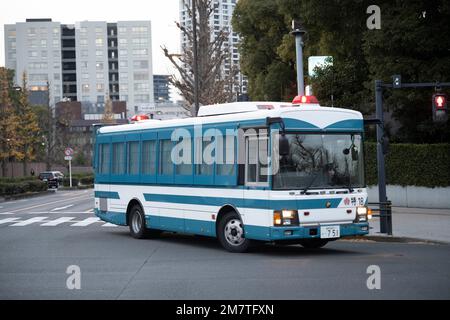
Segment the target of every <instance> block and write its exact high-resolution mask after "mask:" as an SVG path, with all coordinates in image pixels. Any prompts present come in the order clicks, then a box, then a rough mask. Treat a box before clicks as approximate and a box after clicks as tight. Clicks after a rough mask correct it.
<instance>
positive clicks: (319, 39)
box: [233, 0, 450, 143]
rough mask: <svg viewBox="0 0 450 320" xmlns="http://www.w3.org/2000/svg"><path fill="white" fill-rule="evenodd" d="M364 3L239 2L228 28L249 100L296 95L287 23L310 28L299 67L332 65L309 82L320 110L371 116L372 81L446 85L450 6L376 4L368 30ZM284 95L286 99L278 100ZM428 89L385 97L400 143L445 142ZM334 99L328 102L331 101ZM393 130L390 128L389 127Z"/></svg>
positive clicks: (448, 130) (419, 1) (436, 0)
mask: <svg viewBox="0 0 450 320" xmlns="http://www.w3.org/2000/svg"><path fill="white" fill-rule="evenodd" d="M371 4H372V2H370V1H367V0H360V1H353V0H330V1H326V2H325V1H314V0H275V1H272V0H240V1H239V2H238V4H237V7H236V9H235V11H234V16H233V26H234V29H235V30H236V31H237V32H238V33H239V34H240V36H241V41H242V42H241V47H240V51H241V65H242V70H243V72H244V74H246V75H247V76H248V78H249V93H250V97H251V98H252V99H258V100H259V99H265V100H271V99H276V100H287V101H290V100H292V97H293V96H294V95H295V93H296V79H295V75H296V73H295V42H294V37H293V36H292V35H290V34H289V31H290V23H291V20H292V19H297V20H300V21H301V23H302V24H303V26H304V27H305V28H306V30H307V32H308V33H307V35H306V37H305V39H304V42H305V48H304V65H305V66H306V65H307V58H308V57H309V56H312V55H326V56H332V57H333V65H332V66H327V67H324V68H319V69H318V70H316V71H317V72H316V77H314V78H309V77H307V81H306V83H309V84H312V85H313V92H314V94H315V95H317V96H318V98H319V100H320V101H321V103H322V104H323V105H331V104H332V103H333V104H334V106H336V107H345V108H351V109H355V110H359V111H361V112H363V113H365V114H373V113H374V111H375V103H374V102H375V101H374V95H375V94H374V80H376V79H380V80H383V81H384V82H386V83H391V82H392V79H391V76H392V75H394V74H401V75H402V79H403V81H406V82H419V81H421V82H434V81H450V78H449V74H450V54H449V52H450V38H449V37H446V35H447V34H449V32H450V24H449V23H448V21H449V19H450V3H449V2H448V1H444V0H430V1H429V0H412V1H408V2H407V3H405V2H401V1H394V2H392V1H388V0H382V1H378V3H377V4H378V6H380V8H381V29H380V30H369V29H368V28H367V25H366V23H367V19H368V18H369V15H368V14H367V13H366V10H367V8H368V7H369V5H371ZM283 93H284V94H283ZM431 95H432V90H419V89H411V90H407V89H402V90H390V91H389V90H387V91H385V97H384V99H385V106H386V107H387V110H389V112H390V114H392V115H393V117H394V118H395V119H396V121H397V126H398V124H399V125H400V128H399V130H398V131H395V130H393V131H392V132H391V135H393V136H392V137H391V138H392V140H394V141H399V142H422V143H426V142H446V141H450V123H447V124H445V125H436V124H434V123H432V122H431V109H430V108H431ZM332 97H333V98H332ZM389 126H390V127H393V128H394V127H395V123H391V124H388V127H389Z"/></svg>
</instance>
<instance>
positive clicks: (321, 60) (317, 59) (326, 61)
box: [308, 56, 333, 77]
mask: <svg viewBox="0 0 450 320" xmlns="http://www.w3.org/2000/svg"><path fill="white" fill-rule="evenodd" d="M327 65H333V57H332V56H311V57H309V58H308V74H309V76H310V77H314V76H315V74H316V73H315V72H314V68H316V67H325V66H327Z"/></svg>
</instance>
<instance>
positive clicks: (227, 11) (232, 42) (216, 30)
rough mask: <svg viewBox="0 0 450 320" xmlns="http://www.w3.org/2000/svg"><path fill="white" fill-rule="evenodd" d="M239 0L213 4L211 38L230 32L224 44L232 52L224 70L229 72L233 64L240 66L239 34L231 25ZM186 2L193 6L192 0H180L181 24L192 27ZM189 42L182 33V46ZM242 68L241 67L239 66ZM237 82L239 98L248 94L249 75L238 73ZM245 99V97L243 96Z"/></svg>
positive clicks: (216, 0) (219, 1)
mask: <svg viewBox="0 0 450 320" xmlns="http://www.w3.org/2000/svg"><path fill="white" fill-rule="evenodd" d="M236 3H237V0H213V1H211V5H213V6H214V11H213V12H212V14H211V16H210V21H209V24H210V28H211V40H214V39H215V38H216V37H218V36H219V34H220V31H222V30H223V31H224V32H226V33H227V34H228V36H227V40H226V41H225V42H224V44H223V46H224V47H225V48H228V50H229V52H230V58H229V59H227V61H225V64H224V67H223V71H222V72H225V73H226V72H229V71H230V70H231V67H232V66H237V67H238V68H239V58H240V57H239V51H238V44H239V36H238V34H237V33H236V32H234V31H233V27H232V25H231V18H232V17H233V12H234V8H235V7H236ZM186 4H187V5H189V6H191V0H187V1H186V0H180V24H181V25H182V26H184V27H192V19H191V17H190V16H189V13H188V9H187V8H186ZM188 44H189V42H188V38H187V37H186V36H185V35H183V34H182V35H181V48H184V47H187V46H188ZM239 70H240V68H239ZM235 83H236V84H237V86H236V87H235V88H234V91H235V93H236V96H237V97H238V99H242V98H243V97H244V96H246V95H247V91H248V80H247V77H246V76H244V75H242V73H240V72H239V73H238V74H237V75H236V79H235ZM243 99H245V98H243Z"/></svg>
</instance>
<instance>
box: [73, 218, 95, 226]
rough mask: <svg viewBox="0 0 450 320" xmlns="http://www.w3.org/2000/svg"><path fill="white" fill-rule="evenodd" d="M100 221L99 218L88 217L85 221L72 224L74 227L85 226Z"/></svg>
mask: <svg viewBox="0 0 450 320" xmlns="http://www.w3.org/2000/svg"><path fill="white" fill-rule="evenodd" d="M98 221H100V219H99V218H87V219H84V220H83V221H80V222H77V223H74V224H71V226H72V227H85V226H88V225H90V224H93V223H95V222H98Z"/></svg>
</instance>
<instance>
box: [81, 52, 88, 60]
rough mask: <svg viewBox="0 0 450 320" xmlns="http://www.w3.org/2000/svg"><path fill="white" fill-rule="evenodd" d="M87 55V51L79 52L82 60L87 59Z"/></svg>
mask: <svg viewBox="0 0 450 320" xmlns="http://www.w3.org/2000/svg"><path fill="white" fill-rule="evenodd" d="M88 55H89V52H88V51H87V50H81V56H82V57H83V58H87V57H88Z"/></svg>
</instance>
